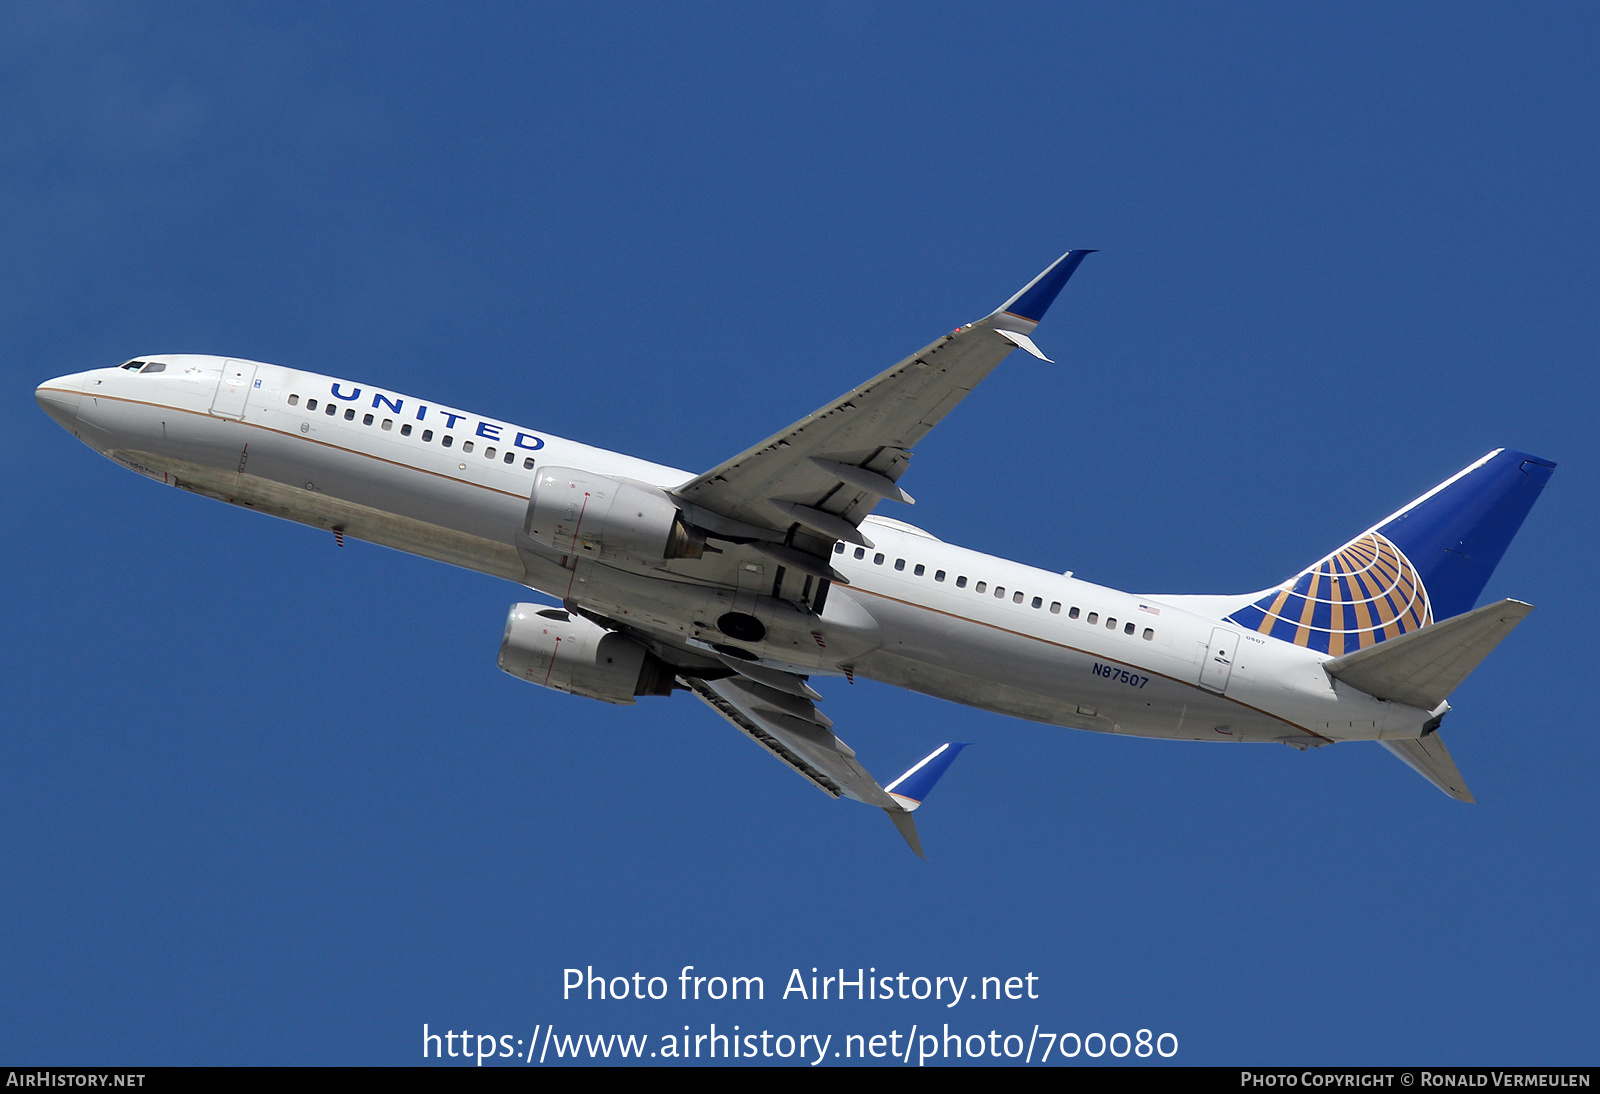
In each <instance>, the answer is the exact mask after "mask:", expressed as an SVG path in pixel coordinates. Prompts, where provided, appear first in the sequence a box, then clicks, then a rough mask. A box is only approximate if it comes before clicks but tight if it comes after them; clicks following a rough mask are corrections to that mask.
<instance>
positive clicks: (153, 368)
mask: <svg viewBox="0 0 1600 1094" xmlns="http://www.w3.org/2000/svg"><path fill="white" fill-rule="evenodd" d="M139 371H140V372H141V373H146V372H165V371H167V366H166V364H165V363H164V362H162V361H151V362H150V363H149V364H148V365H146V366H144V368H142V369H140V370H139Z"/></svg>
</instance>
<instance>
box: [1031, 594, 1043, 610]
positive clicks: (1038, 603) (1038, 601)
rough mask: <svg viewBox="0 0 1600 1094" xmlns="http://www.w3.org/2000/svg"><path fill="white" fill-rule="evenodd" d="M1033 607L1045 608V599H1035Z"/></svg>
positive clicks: (1038, 597) (1039, 597) (1037, 597)
mask: <svg viewBox="0 0 1600 1094" xmlns="http://www.w3.org/2000/svg"><path fill="white" fill-rule="evenodd" d="M1033 607H1035V608H1042V607H1044V597H1042V596H1036V597H1034V598H1033Z"/></svg>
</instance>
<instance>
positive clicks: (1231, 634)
mask: <svg viewBox="0 0 1600 1094" xmlns="http://www.w3.org/2000/svg"><path fill="white" fill-rule="evenodd" d="M1238 656H1239V635H1238V633H1237V632H1235V631H1230V630H1229V629H1228V628H1226V627H1213V628H1212V629H1211V645H1210V646H1209V647H1207V649H1206V659H1205V661H1204V662H1203V663H1202V664H1201V666H1200V686H1201V687H1203V688H1209V689H1211V690H1212V691H1214V692H1217V693H1218V694H1221V693H1222V692H1224V691H1226V690H1228V678H1229V677H1230V676H1232V675H1233V662H1234V661H1235V660H1236V659H1237V658H1238Z"/></svg>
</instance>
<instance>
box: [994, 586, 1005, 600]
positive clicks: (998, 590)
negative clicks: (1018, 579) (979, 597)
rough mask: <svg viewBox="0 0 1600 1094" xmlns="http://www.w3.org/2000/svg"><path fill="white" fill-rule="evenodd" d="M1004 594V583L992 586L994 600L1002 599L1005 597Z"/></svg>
mask: <svg viewBox="0 0 1600 1094" xmlns="http://www.w3.org/2000/svg"><path fill="white" fill-rule="evenodd" d="M1005 595H1006V587H1005V586H1004V585H996V586H995V587H994V597H995V599H996V600H1004V599H1005Z"/></svg>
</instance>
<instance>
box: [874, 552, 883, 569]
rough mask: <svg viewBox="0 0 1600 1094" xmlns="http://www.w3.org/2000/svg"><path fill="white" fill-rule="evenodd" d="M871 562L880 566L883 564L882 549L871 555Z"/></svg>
mask: <svg viewBox="0 0 1600 1094" xmlns="http://www.w3.org/2000/svg"><path fill="white" fill-rule="evenodd" d="M872 564H873V565H874V566H882V565H883V552H882V551H879V552H878V553H877V554H875V555H873V556H872Z"/></svg>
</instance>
